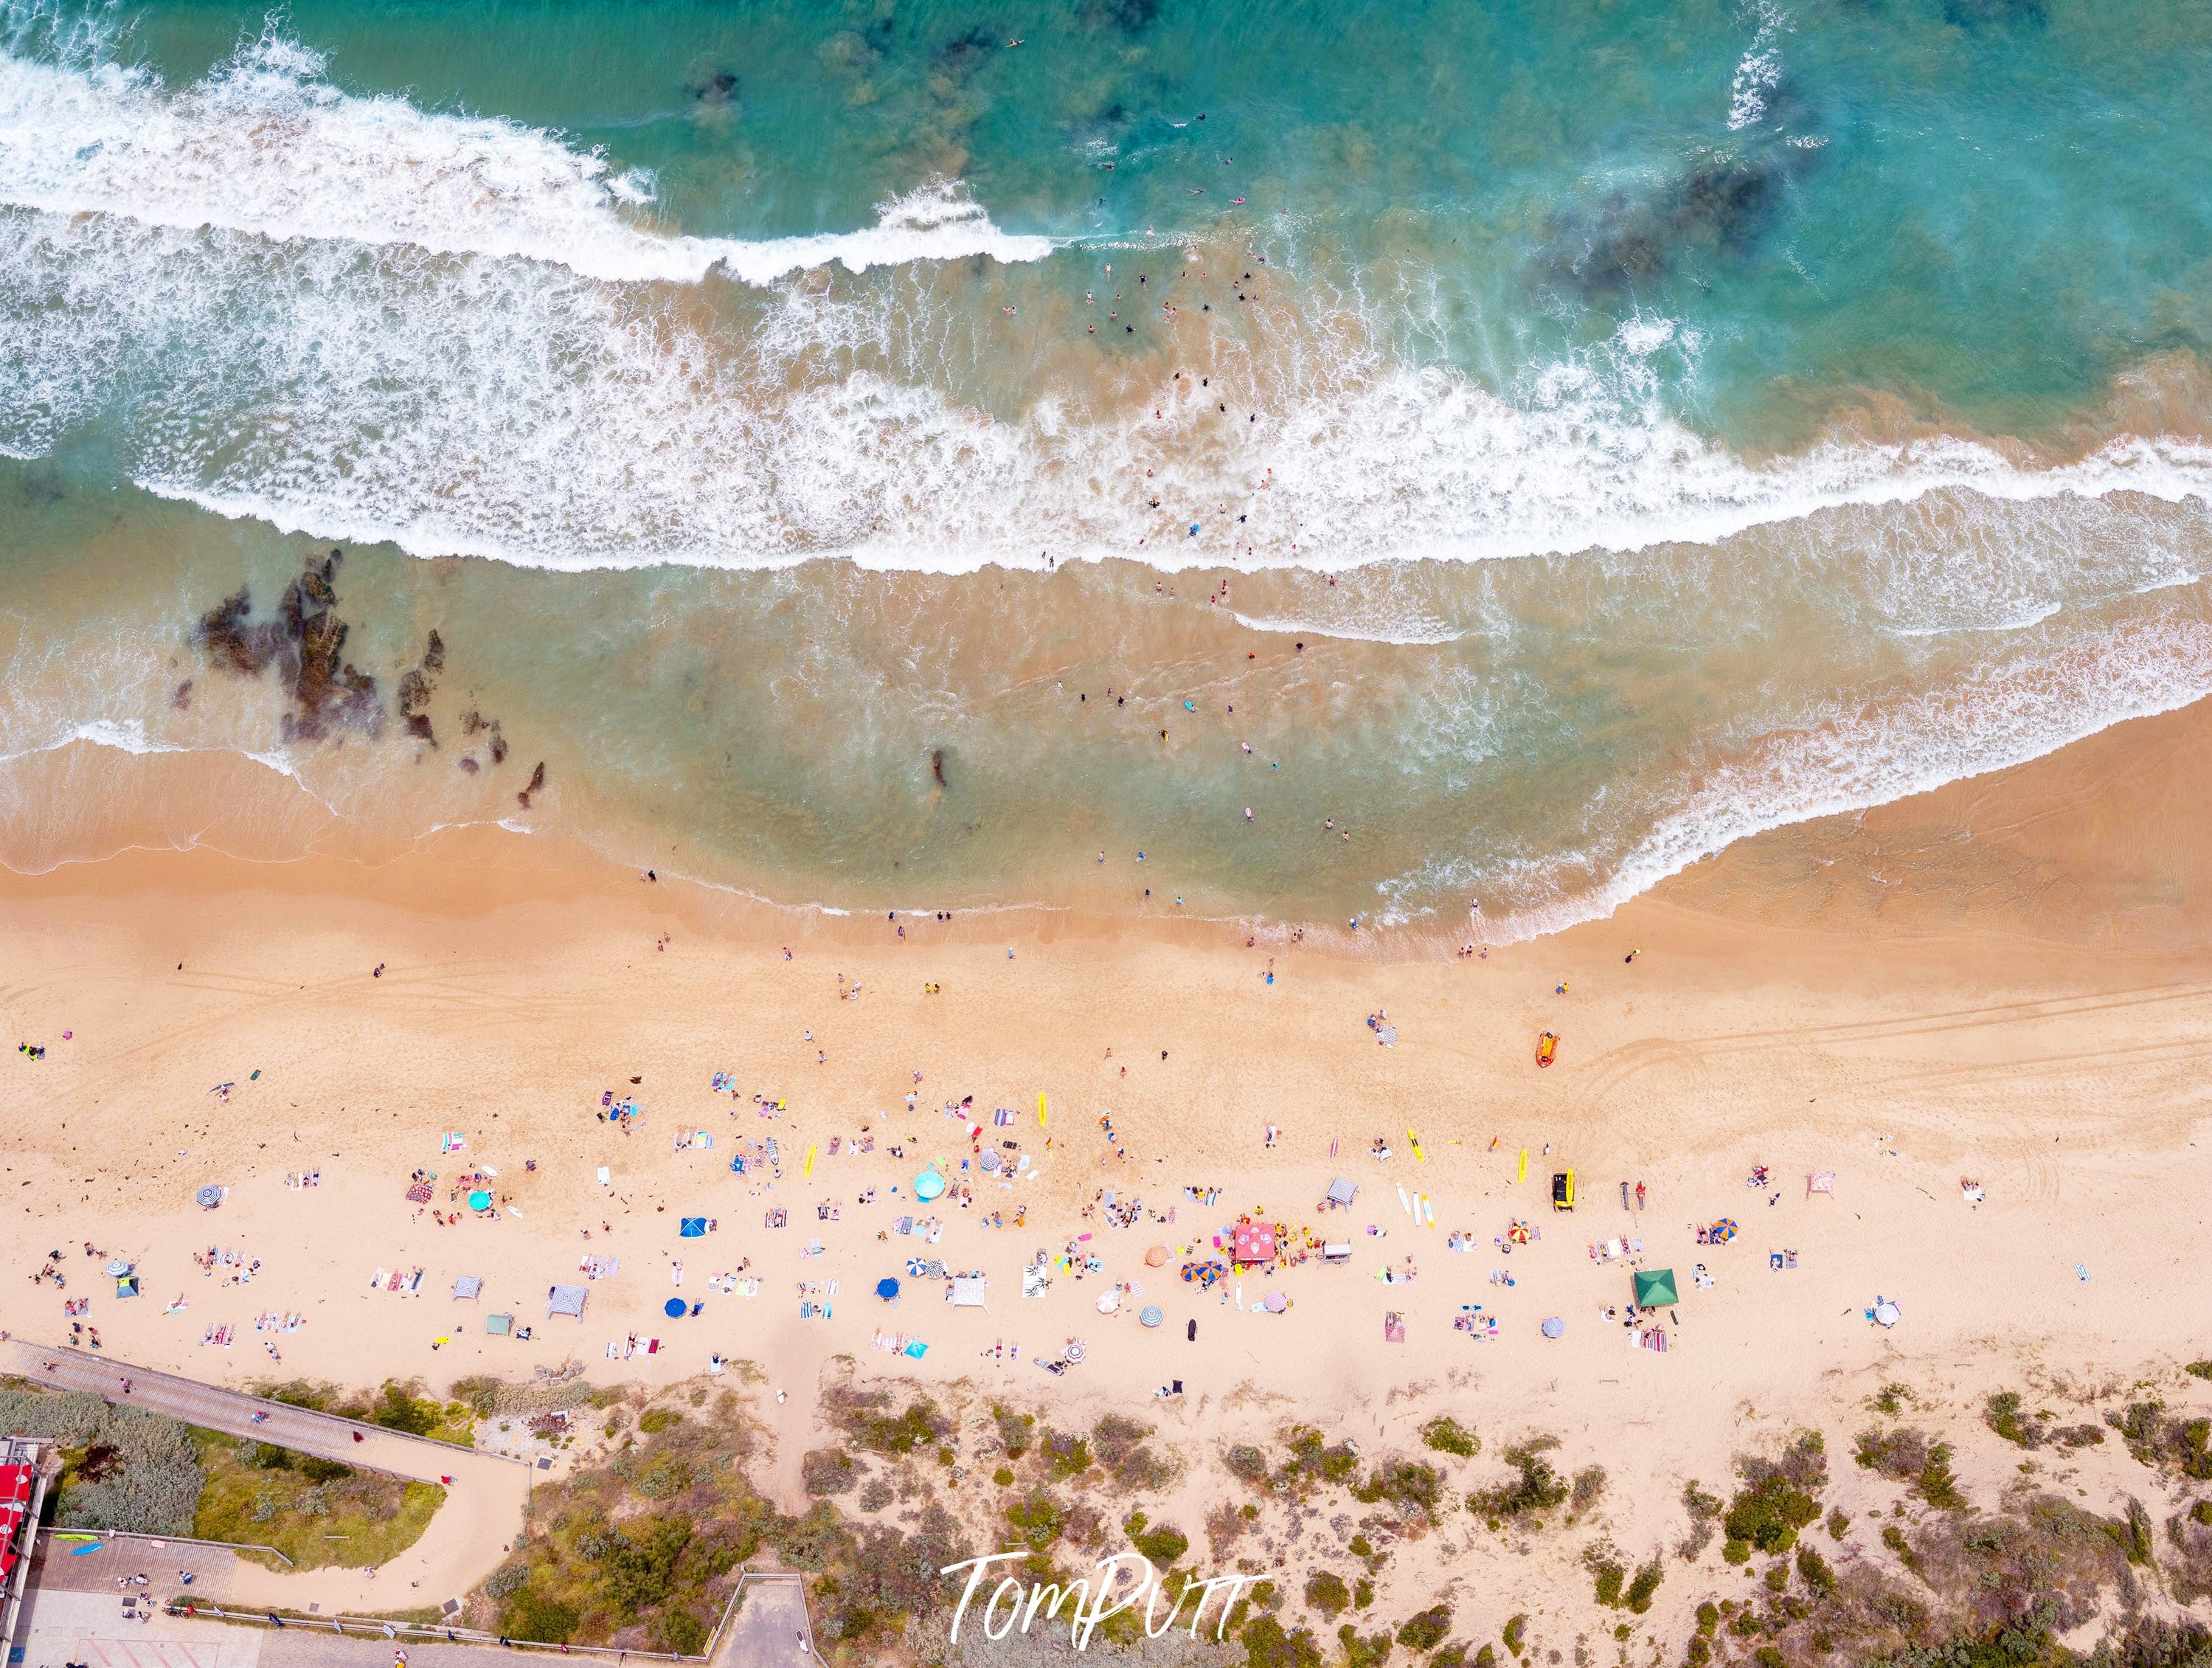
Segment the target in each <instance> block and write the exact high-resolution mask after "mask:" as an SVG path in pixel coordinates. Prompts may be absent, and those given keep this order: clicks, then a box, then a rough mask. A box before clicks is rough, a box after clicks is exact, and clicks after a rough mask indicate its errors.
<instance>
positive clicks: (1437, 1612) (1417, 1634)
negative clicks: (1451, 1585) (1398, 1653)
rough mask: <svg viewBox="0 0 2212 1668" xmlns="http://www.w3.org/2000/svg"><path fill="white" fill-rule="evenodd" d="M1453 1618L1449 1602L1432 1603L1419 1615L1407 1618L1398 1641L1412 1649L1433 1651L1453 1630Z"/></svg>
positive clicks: (1399, 1631) (1399, 1630)
mask: <svg viewBox="0 0 2212 1668" xmlns="http://www.w3.org/2000/svg"><path fill="white" fill-rule="evenodd" d="M1451 1619H1452V1608H1451V1606H1450V1605H1449V1604H1431V1606H1430V1607H1429V1608H1428V1609H1427V1610H1423V1611H1421V1612H1420V1613H1419V1615H1417V1616H1409V1617H1407V1620H1406V1622H1404V1623H1403V1624H1402V1625H1401V1627H1400V1628H1399V1629H1398V1642H1399V1643H1400V1644H1401V1645H1403V1646H1405V1647H1407V1648H1408V1649H1410V1650H1415V1651H1433V1650H1435V1649H1436V1648H1437V1646H1439V1645H1441V1644H1443V1642H1444V1635H1446V1634H1448V1633H1449V1632H1450V1631H1451ZM1431 1668H1433V1665H1431Z"/></svg>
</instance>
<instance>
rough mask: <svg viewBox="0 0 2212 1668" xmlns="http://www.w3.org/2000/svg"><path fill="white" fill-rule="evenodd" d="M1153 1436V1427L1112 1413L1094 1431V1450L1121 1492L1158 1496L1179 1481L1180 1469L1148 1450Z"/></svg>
mask: <svg viewBox="0 0 2212 1668" xmlns="http://www.w3.org/2000/svg"><path fill="white" fill-rule="evenodd" d="M1151 1434H1152V1427H1151V1426H1150V1425H1140V1424H1139V1423H1138V1422H1137V1421H1135V1420H1133V1419H1129V1418H1125V1417H1123V1416H1122V1415H1120V1414H1118V1413H1109V1414H1108V1415H1106V1416H1105V1417H1104V1418H1103V1419H1101V1420H1100V1421H1098V1422H1097V1424H1096V1425H1094V1426H1092V1427H1091V1450H1092V1452H1094V1453H1095V1454H1096V1455H1097V1459H1098V1463H1099V1464H1101V1465H1103V1467H1105V1469H1106V1474H1107V1475H1108V1476H1110V1477H1112V1478H1113V1479H1114V1482H1115V1486H1116V1487H1118V1488H1128V1489H1143V1490H1146V1491H1147V1492H1157V1491H1158V1490H1161V1489H1164V1488H1166V1487H1167V1486H1168V1485H1169V1484H1170V1483H1171V1482H1174V1481H1175V1478H1176V1471H1177V1470H1178V1469H1179V1468H1178V1467H1177V1466H1176V1464H1174V1463H1173V1462H1171V1461H1170V1460H1167V1459H1164V1458H1161V1457H1160V1456H1159V1455H1158V1454H1157V1453H1155V1452H1153V1451H1152V1449H1151V1448H1149V1447H1147V1446H1145V1438H1146V1437H1148V1436H1150V1435H1151Z"/></svg>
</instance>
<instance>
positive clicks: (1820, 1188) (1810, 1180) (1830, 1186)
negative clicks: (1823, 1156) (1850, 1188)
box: [1805, 1170, 1836, 1199]
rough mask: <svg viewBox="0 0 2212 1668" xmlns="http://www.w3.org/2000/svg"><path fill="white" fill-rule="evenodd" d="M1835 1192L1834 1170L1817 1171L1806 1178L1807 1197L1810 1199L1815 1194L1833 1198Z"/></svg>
mask: <svg viewBox="0 0 2212 1668" xmlns="http://www.w3.org/2000/svg"><path fill="white" fill-rule="evenodd" d="M1835 1190H1836V1172H1834V1171H1832V1170H1821V1171H1817V1172H1814V1174H1812V1175H1809V1176H1808V1177H1806V1178H1805V1196H1806V1197H1807V1198H1808V1199H1809V1198H1811V1197H1812V1196H1814V1194H1815V1193H1826V1194H1828V1195H1830V1196H1833V1195H1834V1193H1835Z"/></svg>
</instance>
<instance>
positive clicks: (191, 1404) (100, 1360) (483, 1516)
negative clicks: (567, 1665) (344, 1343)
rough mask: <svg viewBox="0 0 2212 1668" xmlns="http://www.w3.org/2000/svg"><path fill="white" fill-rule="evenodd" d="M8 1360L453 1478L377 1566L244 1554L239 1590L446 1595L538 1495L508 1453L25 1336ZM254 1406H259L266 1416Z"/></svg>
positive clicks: (478, 1575) (398, 1600)
mask: <svg viewBox="0 0 2212 1668" xmlns="http://www.w3.org/2000/svg"><path fill="white" fill-rule="evenodd" d="M0 1366H4V1367H5V1368H6V1370H7V1371H9V1372H11V1373H18V1374H20V1375H21V1376H22V1377H23V1378H25V1379H29V1380H32V1381H33V1382H34V1383H38V1384H44V1385H52V1386H54V1387H55V1388H57V1389H60V1390H84V1391H91V1392H92V1393H93V1394H94V1395H96V1396H99V1397H103V1398H105V1399H106V1400H107V1401H109V1402H112V1403H122V1402H125V1401H126V1400H127V1401H128V1402H130V1403H131V1404H132V1405H133V1406H137V1407H143V1408H147V1409H151V1410H152V1411H154V1412H155V1413H166V1414H167V1415H170V1416H171V1417H173V1418H177V1419H182V1420H185V1421H187V1422H188V1423H191V1424H194V1425H197V1426H199V1427H200V1428H202V1429H204V1430H215V1431H222V1432H224V1433H226V1434H229V1435H233V1436H250V1437H252V1438H254V1439H256V1440H259V1441H263V1442H274V1443H276V1444H277V1445H278V1446H281V1447H286V1448H289V1449H291V1450H292V1451H293V1452H295V1453H307V1454H315V1455H319V1456H320V1457H321V1458H325V1459H337V1460H343V1461H344V1462H345V1463H346V1464H349V1465H356V1466H360V1467H362V1469H364V1470H372V1471H381V1472H383V1473H385V1474H386V1475H387V1476H398V1477H405V1478H407V1479H409V1480H410V1482H435V1483H442V1484H443V1485H444V1486H445V1489H446V1503H445V1504H444V1505H443V1506H441V1507H439V1509H438V1512H437V1514H436V1515H435V1517H433V1518H432V1519H430V1526H429V1528H428V1529H427V1530H426V1531H423V1535H422V1539H421V1540H419V1541H417V1542H416V1543H415V1544H414V1545H412V1546H410V1547H409V1548H408V1549H406V1550H405V1551H404V1552H403V1553H401V1554H400V1555H398V1557H396V1558H394V1559H392V1561H390V1562H389V1563H386V1564H384V1565H381V1566H380V1567H379V1568H377V1569H376V1570H375V1571H374V1573H371V1572H369V1571H368V1570H366V1569H362V1568H354V1567H351V1566H331V1567H329V1568H322V1569H306V1570H285V1571H281V1572H280V1571H273V1570H262V1569H260V1568H257V1567H255V1566H253V1565H251V1564H243V1563H242V1564H240V1567H239V1572H238V1591H237V1592H235V1593H234V1595H233V1596H234V1598H236V1599H238V1600H240V1601H250V1602H252V1603H256V1604H271V1605H276V1606H280V1607H291V1608H295V1609H299V1610H305V1609H307V1606H308V1605H309V1604H319V1605H320V1606H321V1607H322V1610H324V1612H325V1614H328V1613H331V1612H333V1611H344V1612H348V1613H350V1614H356V1615H359V1614H369V1613H374V1612H380V1611H386V1610H414V1609H418V1608H420V1607H422V1606H423V1605H435V1604H441V1603H443V1602H444V1601H445V1600H446V1599H447V1598H454V1597H458V1596H459V1595H460V1594H462V1593H465V1592H467V1591H468V1590H469V1589H470V1588H471V1587H473V1586H476V1585H477V1582H479V1581H481V1580H483V1579H484V1577H485V1576H487V1575H489V1574H491V1572H492V1571H493V1570H495V1569H496V1568H498V1567H499V1562H500V1560H501V1557H502V1556H504V1555H505V1554H506V1551H507V1547H508V1545H509V1544H510V1543H512V1541H513V1536H514V1531H516V1530H517V1529H518V1528H520V1526H521V1524H522V1519H523V1513H524V1511H525V1510H526V1507H527V1506H528V1504H529V1495H530V1480H531V1479H530V1470H529V1468H528V1467H527V1466H526V1465H525V1464H522V1463H521V1462H520V1461H518V1460H513V1459H509V1458H505V1457H504V1456H501V1455H498V1454H490V1453H479V1452H474V1451H472V1450H471V1449H467V1448H458V1447H455V1446H452V1445H451V1444H450V1443H445V1442H434V1441H431V1440H428V1439H427V1438H424V1437H419V1436H410V1435H408V1434H405V1433H404V1432H401V1431H391V1430H386V1429H384V1428H381V1427H380V1426H376V1425H364V1424H359V1423H356V1421H353V1420H350V1419H341V1418H338V1417H337V1416H336V1415H331V1414H327V1413H317V1412H315V1411H313V1409H307V1408H296V1407H292V1406H289V1405H288V1404H286V1403H282V1402H268V1401H264V1400H262V1399H261V1398H260V1397H254V1396H248V1395H246V1394H244V1393H243V1392H241V1391H234V1390H224V1389H222V1388H220V1387H218V1386H216V1385H205V1384H201V1383H198V1382H197V1381H196V1380H193V1379H185V1378H180V1377H178V1376H177V1375H175V1374H173V1373H160V1372H156V1371H155V1370H153V1369H152V1368H149V1367H134V1366H132V1365H131V1363H129V1362H127V1361H111V1360H107V1359H106V1358H104V1357H94V1356H88V1355H86V1354H83V1353H82V1352H81V1351H76V1350H69V1349H60V1348H44V1347H41V1346H40V1345H36V1344H33V1343H29V1342H25V1341H24V1340H22V1339H20V1338H17V1339H10V1340H9V1341H7V1342H0ZM125 1379H128V1380H129V1381H130V1385H131V1388H130V1391H129V1393H128V1395H127V1396H126V1395H125V1391H124V1388H123V1385H124V1380H125ZM255 1415H261V1420H260V1422H258V1423H257V1422H256V1420H255Z"/></svg>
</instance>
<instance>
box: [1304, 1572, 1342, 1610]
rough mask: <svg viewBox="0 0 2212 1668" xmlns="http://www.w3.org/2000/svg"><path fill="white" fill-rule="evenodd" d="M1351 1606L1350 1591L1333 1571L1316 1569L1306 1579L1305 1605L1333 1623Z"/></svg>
mask: <svg viewBox="0 0 2212 1668" xmlns="http://www.w3.org/2000/svg"><path fill="white" fill-rule="evenodd" d="M1351 1604H1352V1589H1351V1588H1350V1587H1348V1586H1346V1585H1345V1584H1344V1577H1342V1576H1341V1575H1339V1574H1337V1573H1336V1572H1335V1571H1334V1570H1333V1569H1317V1570H1316V1571H1315V1572H1314V1573H1313V1574H1310V1575H1309V1576H1307V1577H1306V1605H1307V1608H1308V1609H1310V1610H1319V1611H1320V1612H1321V1613H1322V1615H1323V1616H1327V1617H1328V1619H1329V1620H1330V1621H1332V1622H1334V1620H1335V1619H1336V1618H1337V1616H1339V1615H1340V1613H1341V1612H1343V1611H1344V1610H1347V1609H1349V1608H1350V1607H1351Z"/></svg>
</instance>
